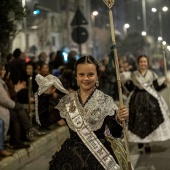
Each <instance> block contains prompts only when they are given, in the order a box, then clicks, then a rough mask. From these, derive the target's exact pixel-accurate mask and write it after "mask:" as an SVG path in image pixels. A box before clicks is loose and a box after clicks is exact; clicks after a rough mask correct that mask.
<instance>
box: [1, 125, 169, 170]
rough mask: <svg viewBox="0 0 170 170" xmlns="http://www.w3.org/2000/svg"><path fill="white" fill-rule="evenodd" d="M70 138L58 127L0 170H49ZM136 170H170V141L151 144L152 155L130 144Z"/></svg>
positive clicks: (66, 132) (65, 130) (19, 151)
mask: <svg viewBox="0 0 170 170" xmlns="http://www.w3.org/2000/svg"><path fill="white" fill-rule="evenodd" d="M68 136H69V134H68V129H67V127H65V126H64V127H57V128H56V129H53V130H52V131H51V132H49V133H48V134H47V135H45V136H44V137H41V138H39V139H38V140H37V141H35V142H33V143H32V144H31V148H29V149H28V150H26V149H21V150H18V151H16V153H15V154H14V155H13V156H12V157H8V158H4V159H2V160H1V161H0V170H38V169H39V170H48V163H49V161H50V160H51V157H52V155H53V154H54V153H55V152H56V150H57V149H58V148H59V147H60V146H61V144H62V143H63V141H64V140H65V139H66V138H67V137H68ZM129 148H130V157H131V163H132V164H133V166H134V169H135V170H170V140H168V141H165V142H155V143H151V153H149V154H148V153H145V152H143V153H139V151H138V148H137V144H135V143H129Z"/></svg>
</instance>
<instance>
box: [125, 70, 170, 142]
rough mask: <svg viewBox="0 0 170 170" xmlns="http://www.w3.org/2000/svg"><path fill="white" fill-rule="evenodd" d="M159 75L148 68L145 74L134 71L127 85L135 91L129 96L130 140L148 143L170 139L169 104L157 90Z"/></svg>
mask: <svg viewBox="0 0 170 170" xmlns="http://www.w3.org/2000/svg"><path fill="white" fill-rule="evenodd" d="M157 78H158V77H157V75H156V74H155V73H154V72H152V71H150V70H148V71H147V72H146V74H145V75H144V76H142V74H141V73H140V72H139V71H138V70H137V71H135V72H133V73H132V75H131V81H128V82H127V83H126V87H127V88H128V89H129V90H131V91H133V92H132V93H131V95H130V97H129V101H128V105H129V123H128V128H129V142H137V143H139V142H142V143H148V142H153V141H164V140H167V139H170V133H169V129H170V119H169V115H168V114H169V111H168V108H167V105H166V103H165V101H164V100H163V98H162V97H161V96H160V95H159V94H158V92H157V91H160V90H162V89H163V88H165V85H164V84H162V85H159V84H158V82H157Z"/></svg>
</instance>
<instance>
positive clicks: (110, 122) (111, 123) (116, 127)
mask: <svg viewBox="0 0 170 170" xmlns="http://www.w3.org/2000/svg"><path fill="white" fill-rule="evenodd" d="M105 123H106V124H107V126H108V128H109V130H110V133H111V135H112V136H113V137H116V138H120V137H121V136H122V129H123V128H122V126H121V125H120V124H119V123H118V122H117V120H116V118H115V115H113V116H107V117H106V118H105Z"/></svg>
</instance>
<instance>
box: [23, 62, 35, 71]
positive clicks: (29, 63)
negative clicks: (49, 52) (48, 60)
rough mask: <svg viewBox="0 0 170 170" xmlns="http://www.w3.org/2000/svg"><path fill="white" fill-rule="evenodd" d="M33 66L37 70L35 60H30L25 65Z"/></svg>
mask: <svg viewBox="0 0 170 170" xmlns="http://www.w3.org/2000/svg"><path fill="white" fill-rule="evenodd" d="M28 65H29V66H32V68H33V71H35V70H36V64H35V63H34V62H33V61H28V62H27V63H26V64H25V66H28Z"/></svg>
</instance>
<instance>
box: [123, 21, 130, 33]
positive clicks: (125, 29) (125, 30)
mask: <svg viewBox="0 0 170 170" xmlns="http://www.w3.org/2000/svg"><path fill="white" fill-rule="evenodd" d="M129 27H130V25H129V24H128V23H126V24H124V26H123V31H124V35H125V36H127V29H128V28H129Z"/></svg>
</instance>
